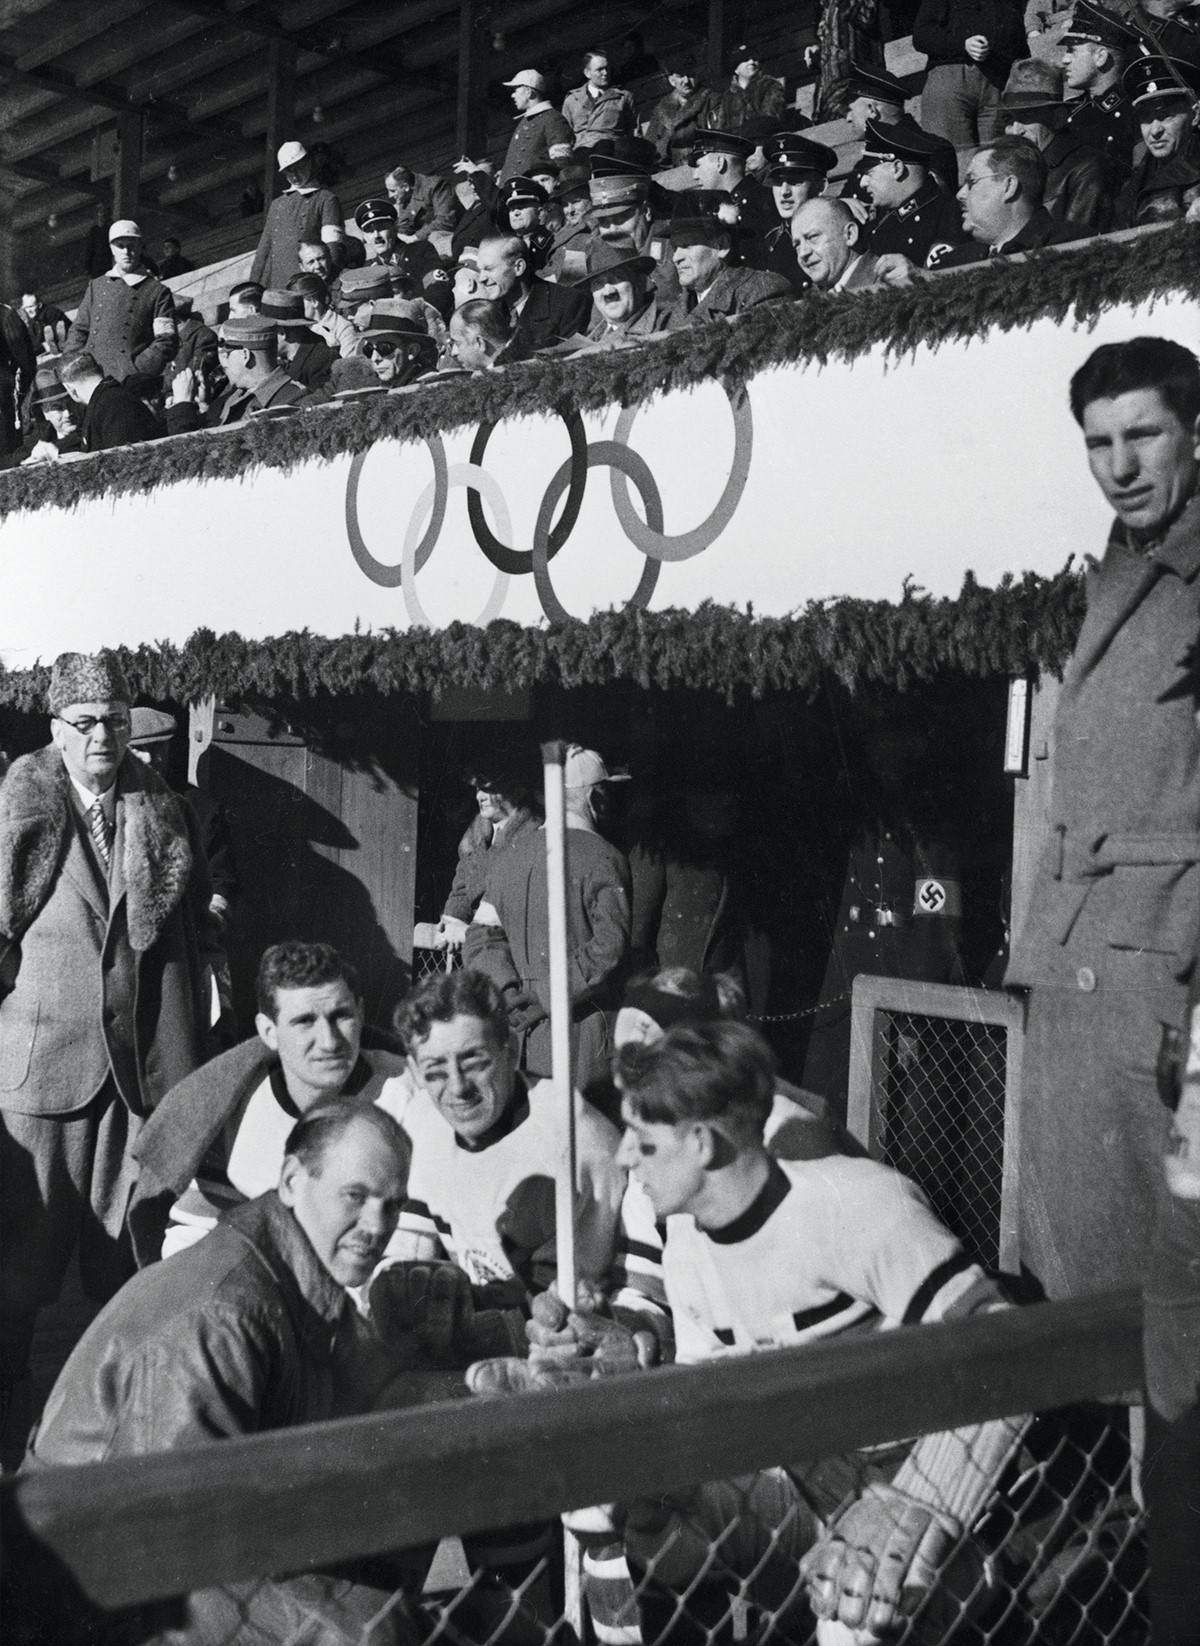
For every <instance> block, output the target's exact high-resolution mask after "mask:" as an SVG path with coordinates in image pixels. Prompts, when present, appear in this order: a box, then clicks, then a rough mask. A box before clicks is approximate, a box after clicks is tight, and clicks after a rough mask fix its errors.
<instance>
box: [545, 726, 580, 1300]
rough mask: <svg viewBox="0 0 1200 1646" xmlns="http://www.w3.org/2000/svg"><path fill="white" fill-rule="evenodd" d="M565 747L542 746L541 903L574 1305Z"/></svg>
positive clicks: (563, 1247)
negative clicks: (546, 917)
mask: <svg viewBox="0 0 1200 1646" xmlns="http://www.w3.org/2000/svg"><path fill="white" fill-rule="evenodd" d="M566 757H567V746H566V744H565V743H543V744H542V775H543V782H544V786H545V800H546V904H547V910H548V914H549V936H550V1055H551V1069H552V1071H553V1080H554V1091H555V1104H556V1107H557V1109H558V1114H559V1123H560V1127H561V1130H560V1132H559V1158H558V1170H557V1171H556V1173H555V1174H554V1232H555V1250H556V1254H557V1261H558V1295H559V1296H560V1297H561V1298H562V1300H563V1302H564V1303H565V1304H566V1306H567V1308H568V1309H573V1308H574V1307H575V1280H576V1266H575V1082H574V1078H573V1071H572V1069H571V994H570V988H569V986H568V982H567V819H566V807H565V801H564V795H563V779H564V764H565V761H566Z"/></svg>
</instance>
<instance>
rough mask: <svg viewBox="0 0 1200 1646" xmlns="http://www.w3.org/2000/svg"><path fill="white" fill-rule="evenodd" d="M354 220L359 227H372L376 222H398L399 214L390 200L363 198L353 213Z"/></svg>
mask: <svg viewBox="0 0 1200 1646" xmlns="http://www.w3.org/2000/svg"><path fill="white" fill-rule="evenodd" d="M354 221H355V223H357V225H358V227H359V228H360V229H363V230H364V231H365V230H366V229H373V228H374V227H375V225H376V224H377V223H398V222H399V221H400V214H399V212H398V211H397V210H396V208H395V206H393V205H392V202H391V201H390V200H387V199H383V198H380V197H378V196H377V197H376V198H374V199H372V200H364V201H363V203H362V205H361V206H360V207H359V208H358V210H357V211H356V212H355V214H354Z"/></svg>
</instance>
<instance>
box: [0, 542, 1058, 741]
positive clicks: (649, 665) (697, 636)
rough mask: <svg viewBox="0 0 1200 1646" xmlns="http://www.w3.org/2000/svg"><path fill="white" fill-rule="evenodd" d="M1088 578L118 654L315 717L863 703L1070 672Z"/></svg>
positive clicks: (15, 675) (166, 679) (180, 683)
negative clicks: (539, 688)
mask: <svg viewBox="0 0 1200 1646" xmlns="http://www.w3.org/2000/svg"><path fill="white" fill-rule="evenodd" d="M1083 605H1084V595H1083V586H1082V582H1081V580H1080V578H1079V577H1078V576H1077V575H1076V574H1075V573H1074V572H1073V571H1072V570H1071V568H1070V566H1069V565H1068V566H1067V567H1066V568H1064V570H1063V571H1061V572H1059V573H1058V575H1057V576H1055V577H1040V576H1037V575H1036V574H1035V573H1032V572H1029V573H1026V574H1025V575H1024V576H1023V577H1021V578H1020V579H1015V578H1012V577H1006V578H1005V579H1004V580H1003V581H1002V582H1001V583H1000V585H999V586H998V587H997V588H994V589H986V588H983V587H981V586H980V585H979V584H978V583H977V582H976V581H975V579H974V577H972V576H971V575H970V574H969V573H968V575H967V577H966V579H965V581H964V583H963V587H962V591H961V593H960V594H959V596H958V598H957V599H955V600H950V599H934V598H933V597H931V596H929V595H926V594H924V593H923V592H921V591H920V590H918V589H915V588H912V587H911V586H910V587H908V588H906V589H905V592H904V596H903V598H902V599H901V600H900V601H899V602H898V603H893V602H891V601H887V600H852V599H843V600H828V601H814V602H812V603H810V604H809V605H808V606H807V607H806V608H805V610H804V611H803V612H801V613H798V614H797V615H795V616H791V617H755V615H754V613H753V611H749V610H747V611H738V610H736V609H734V608H733V607H730V606H719V605H715V604H714V603H712V602H711V601H707V602H705V603H704V604H703V605H702V606H701V607H700V608H699V609H698V610H697V611H694V612H691V611H682V610H678V609H671V610H668V611H661V612H641V611H612V612H600V613H597V614H596V615H595V616H593V617H590V618H588V619H587V620H586V621H585V620H583V619H579V618H572V619H571V620H570V621H569V622H567V623H564V624H562V625H560V626H559V627H558V628H539V629H528V628H523V627H522V626H521V625H520V624H519V623H514V622H511V621H509V620H507V619H503V618H501V619H497V620H496V621H495V622H493V623H489V624H488V625H487V627H486V628H475V627H472V626H471V625H469V624H466V623H452V624H450V626H449V627H448V628H445V629H407V630H398V629H384V630H381V631H380V632H379V633H370V634H349V635H341V636H338V637H337V638H334V639H327V638H323V637H322V636H319V635H315V634H310V633H308V631H307V630H303V631H301V632H299V633H296V632H292V633H290V634H283V635H279V636H277V637H275V638H272V639H269V640H243V639H242V637H241V635H238V634H223V635H216V634H214V633H213V632H212V630H211V629H198V630H197V631H196V632H195V634H193V635H192V636H191V637H190V639H188V640H187V641H186V642H185V644H184V645H182V646H174V645H169V644H160V645H141V646H138V647H136V648H130V647H119V648H117V652H118V655H119V656H120V658H121V661H122V664H123V665H124V668H125V670H126V672H127V674H128V677H129V681H130V685H131V686H132V688H133V690H134V692H135V693H136V694H137V695H138V696H140V697H147V698H150V699H152V700H154V701H155V702H162V701H165V700H167V699H173V700H175V701H176V702H182V703H187V702H197V701H199V700H200V699H202V698H204V697H207V696H209V695H210V694H211V695H212V696H215V697H216V698H218V699H219V700H220V701H222V702H225V703H238V704H242V705H245V706H247V707H251V706H275V707H278V706H281V705H286V704H289V703H295V704H301V705H307V706H309V707H316V706H319V705H320V704H322V703H328V702H329V700H330V699H331V698H333V697H341V696H349V695H361V694H364V693H374V694H378V695H380V696H383V697H394V696H397V695H400V694H404V693H428V692H433V691H436V690H437V688H438V687H441V686H451V685H452V686H468V687H478V688H483V689H490V690H501V689H507V690H512V689H514V688H517V687H524V686H533V685H557V686H560V687H563V688H567V689H569V688H572V687H578V686H599V685H607V684H609V683H611V682H614V681H629V682H632V683H633V684H634V685H637V686H641V687H643V688H655V689H659V690H667V689H669V688H672V687H691V688H693V689H699V690H710V691H715V692H718V693H720V694H721V695H722V696H724V697H725V698H727V699H731V698H732V697H733V696H734V694H735V693H737V692H738V691H748V692H750V693H751V694H752V695H753V696H755V697H761V696H762V695H763V694H764V693H767V692H782V691H794V692H800V693H802V694H804V695H805V696H810V697H811V696H812V695H813V694H814V693H815V692H816V690H817V689H818V686H819V684H820V681H821V678H822V676H823V675H824V674H826V673H828V674H832V675H833V676H834V677H836V678H837V679H838V680H839V681H841V682H842V683H843V685H845V686H846V688H847V689H848V690H851V691H853V690H856V689H858V688H861V687H865V686H872V685H878V686H887V687H891V688H895V689H900V690H903V689H904V688H905V687H906V686H909V685H912V684H915V683H917V682H921V681H929V680H933V679H935V678H937V677H938V676H939V675H958V676H969V677H975V678H981V679H986V678H994V677H996V676H1003V675H1023V674H1034V675H1036V674H1038V673H1040V672H1041V671H1043V670H1047V671H1050V672H1053V673H1061V670H1062V667H1063V664H1064V663H1065V661H1066V659H1067V658H1068V657H1069V655H1070V652H1071V648H1072V646H1073V645H1074V643H1075V637H1076V635H1077V633H1078V631H1079V625H1080V624H1081V622H1082V620H1083ZM50 661H51V660H49V659H48V660H46V662H45V663H43V664H40V665H39V666H37V667H35V668H32V669H28V670H24V671H15V670H14V671H11V672H7V673H6V672H3V671H0V707H8V708H11V709H15V710H19V711H24V712H36V711H40V710H42V709H44V707H45V702H46V693H47V691H48V688H49V683H50V670H49V666H48V665H49V662H50Z"/></svg>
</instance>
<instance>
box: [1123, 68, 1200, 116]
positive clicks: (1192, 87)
mask: <svg viewBox="0 0 1200 1646" xmlns="http://www.w3.org/2000/svg"><path fill="white" fill-rule="evenodd" d="M1180 82H1182V84H1181V83H1180ZM1121 85H1122V87H1123V88H1124V90H1125V94H1126V96H1127V97H1129V99H1130V100H1131V101H1132V102H1133V104H1134V106H1135V107H1136V106H1137V105H1139V104H1141V103H1154V102H1159V101H1161V100H1163V99H1167V98H1172V97H1189V98H1192V99H1194V98H1195V96H1196V93H1197V91H1200V68H1196V67H1195V65H1194V64H1192V63H1185V62H1184V61H1183V59H1182V58H1179V57H1139V58H1138V59H1137V60H1136V61H1135V62H1133V63H1130V65H1129V67H1128V68H1127V69H1126V70H1125V73H1124V74H1123V75H1122V76H1121Z"/></svg>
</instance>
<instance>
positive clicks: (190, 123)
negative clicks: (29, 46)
mask: <svg viewBox="0 0 1200 1646" xmlns="http://www.w3.org/2000/svg"><path fill="white" fill-rule="evenodd" d="M0 80H11V81H15V82H16V83H17V84H19V85H25V86H34V87H36V88H37V90H39V91H45V92H51V93H52V94H53V95H54V96H55V97H62V98H65V99H67V100H68V101H71V102H76V103H90V104H92V106H93V107H95V108H101V109H112V110H113V111H114V112H115V113H117V114H141V115H144V116H145V118H146V119H147V120H155V121H157V122H158V123H159V124H160V125H164V126H173V127H176V128H177V129H179V130H180V131H187V132H190V133H192V134H193V135H194V136H195V135H208V136H211V137H217V138H220V139H221V141H222V142H228V141H229V140H230V139H231V138H234V139H236V140H238V141H239V142H245V141H246V138H245V134H244V133H243V131H242V129H241V127H240V126H235V125H232V124H231V123H230V122H228V121H225V120H211V119H210V120H200V119H197V118H195V117H194V116H193V115H190V114H189V113H188V111H187V110H186V109H185V108H184V107H183V106H182V105H181V104H178V103H174V102H168V101H167V99H166V98H162V97H153V98H148V99H147V100H146V101H145V102H144V103H139V102H137V100H136V99H135V98H134V97H133V96H131V94H130V93H129V92H127V91H126V90H125V89H124V87H123V86H119V85H115V84H109V83H108V82H106V81H103V80H97V81H94V82H93V83H92V84H91V85H87V86H83V85H80V84H79V83H78V81H76V80H73V79H72V78H71V76H70V75H69V74H64V73H62V71H61V70H59V69H48V68H40V69H22V68H18V66H17V64H16V62H15V60H14V59H13V58H11V57H5V56H0Z"/></svg>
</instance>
